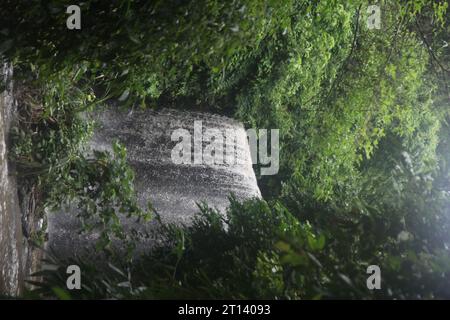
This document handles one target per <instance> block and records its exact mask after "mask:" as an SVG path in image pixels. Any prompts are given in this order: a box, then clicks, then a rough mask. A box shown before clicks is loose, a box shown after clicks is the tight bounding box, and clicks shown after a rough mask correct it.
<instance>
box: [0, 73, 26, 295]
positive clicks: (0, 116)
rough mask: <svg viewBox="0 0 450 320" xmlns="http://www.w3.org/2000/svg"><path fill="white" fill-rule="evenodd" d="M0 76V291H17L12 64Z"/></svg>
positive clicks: (18, 263)
mask: <svg viewBox="0 0 450 320" xmlns="http://www.w3.org/2000/svg"><path fill="white" fill-rule="evenodd" d="M0 75H1V76H2V77H1V78H2V79H0V80H1V81H2V82H3V81H6V83H7V87H6V90H5V91H4V92H3V93H1V94H0V175H1V180H0V181H1V183H0V294H3V295H17V294H19V293H20V290H21V287H22V279H23V274H22V261H21V258H22V252H23V250H22V249H23V248H22V241H23V235H22V228H21V212H20V208H19V205H18V203H19V202H18V196H17V187H16V182H15V179H14V177H13V176H11V175H10V173H9V170H8V159H7V148H6V141H7V136H8V131H9V127H10V122H11V119H12V115H13V113H14V109H15V105H14V99H13V96H12V84H11V82H10V81H9V79H10V78H11V76H12V68H10V67H9V66H7V65H3V66H1V69H0Z"/></svg>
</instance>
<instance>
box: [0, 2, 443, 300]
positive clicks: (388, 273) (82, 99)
mask: <svg viewBox="0 0 450 320" xmlns="http://www.w3.org/2000/svg"><path fill="white" fill-rule="evenodd" d="M67 3H68V2H67ZM65 4H66V2H65V1H56V0H55V1H46V4H45V5H44V4H41V3H39V4H30V3H25V2H23V1H17V0H16V1H12V0H3V1H2V2H1V4H0V11H1V12H2V15H3V17H4V19H2V22H1V26H0V54H1V55H2V56H4V57H5V58H6V59H9V60H10V61H12V62H13V63H14V64H15V66H16V69H17V70H18V71H19V73H18V77H19V79H20V78H21V77H22V78H23V79H24V80H23V81H24V83H25V84H27V86H28V87H31V88H29V89H28V90H30V92H27V90H25V91H24V97H25V99H24V101H25V102H24V104H23V106H21V108H22V109H21V115H22V117H23V119H25V120H26V121H22V122H21V123H20V125H19V126H18V127H17V128H16V129H15V133H14V148H13V154H14V157H15V159H16V161H17V164H18V165H19V168H20V172H22V173H23V175H24V177H26V178H27V179H34V180H35V181H37V183H38V184H39V185H40V188H41V189H42V193H43V198H44V201H45V203H46V205H47V206H48V207H51V208H56V207H58V206H60V205H61V204H63V203H65V202H70V203H72V204H73V203H76V204H77V205H78V206H79V209H80V216H81V217H82V218H83V220H84V221H85V225H86V227H87V228H88V229H89V228H94V227H95V228H96V227H99V228H101V229H103V230H104V233H103V237H102V240H103V243H102V245H104V246H107V244H108V243H109V240H110V238H111V236H116V237H119V238H123V234H121V229H120V226H119V221H118V214H119V213H125V214H131V215H134V216H136V217H142V218H144V217H146V214H145V213H144V212H143V211H141V210H140V209H139V208H138V207H137V206H136V202H135V199H134V195H133V190H132V180H133V174H132V172H131V171H130V170H129V168H128V167H127V165H126V162H125V153H124V149H123V148H121V147H120V146H119V145H115V146H114V154H113V155H111V154H108V153H98V152H96V153H94V155H93V156H92V157H90V156H87V155H86V153H85V150H83V147H82V146H83V145H84V143H85V142H86V141H87V140H88V139H89V136H90V133H91V131H92V124H91V123H90V122H89V120H88V118H86V117H82V116H81V114H82V113H83V112H84V111H90V110H92V109H93V108H94V107H95V106H97V105H99V104H100V103H101V102H102V101H103V100H108V99H110V98H114V99H117V100H119V101H120V102H122V103H123V104H124V105H127V106H135V105H136V104H138V105H141V106H156V107H160V106H171V107H177V108H205V109H208V110H213V111H215V112H221V113H226V114H230V115H234V116H235V117H237V118H239V119H240V120H242V121H243V122H244V123H245V125H246V126H250V127H254V128H266V129H270V128H278V129H280V134H281V136H280V138H281V154H280V160H281V168H280V174H279V175H277V176H275V177H259V178H260V185H261V187H262V189H263V190H262V191H263V194H264V196H265V198H266V199H267V200H271V201H268V202H265V201H262V200H253V201H249V202H245V203H238V202H236V201H234V200H232V201H231V206H230V208H229V210H228V212H227V213H226V215H225V216H222V215H221V214H219V213H218V212H216V211H215V210H213V209H211V208H209V207H208V206H206V205H203V206H201V208H200V211H201V213H200V215H199V216H198V217H197V219H196V220H195V221H194V222H193V224H192V225H190V226H183V227H176V226H165V225H162V226H161V228H162V229H161V236H162V237H163V238H165V240H166V242H164V243H163V244H162V245H161V246H160V247H158V248H156V249H155V250H154V251H152V252H151V253H150V255H149V256H147V257H144V258H142V260H141V263H140V264H138V265H134V266H129V265H127V264H126V262H127V261H120V260H119V261H114V265H113V264H111V265H109V266H108V267H107V268H106V270H103V271H104V272H103V273H102V274H100V275H99V271H98V270H97V269H96V268H95V267H94V266H92V265H89V264H86V263H84V262H83V261H74V263H76V264H78V265H80V266H81V267H82V268H83V272H84V274H85V278H86V279H87V281H84V284H83V285H84V287H83V290H81V291H80V292H75V293H73V292H71V293H68V292H66V291H65V290H64V289H62V287H61V283H63V284H64V283H65V281H64V279H65V270H64V268H63V267H64V265H65V263H66V262H64V261H57V259H56V261H54V263H56V265H57V267H58V266H59V269H57V270H56V271H57V272H52V271H46V272H44V275H45V277H46V282H45V283H44V284H43V285H42V287H41V288H40V290H39V291H38V293H41V294H44V295H45V296H55V297H58V298H93V297H96V298H98V297H101V298H103V297H112V298H124V297H125V298H141V297H142V298H176V297H179V298H280V299H283V298H285V299H297V298H303V299H304V298H310V299H316V298H336V297H339V298H342V297H350V298H448V297H450V293H449V288H448V286H446V284H448V283H450V281H449V269H448V268H449V265H450V261H449V249H448V248H449V242H450V241H449V238H448V235H449V228H450V227H449V226H450V223H449V216H448V210H449V208H450V207H449V202H448V191H447V190H448V183H447V181H448V176H449V171H448V163H449V159H448V156H447V155H448V148H449V143H448V138H447V137H446V135H448V125H447V122H448V110H447V109H448V108H447V106H448V97H449V90H448V80H447V79H448V76H449V73H448V72H449V71H448V70H450V67H449V66H450V64H449V61H450V59H449V57H450V55H449V54H448V43H447V42H448V34H449V24H448V22H449V21H450V20H449V14H450V13H449V10H448V4H447V2H446V1H425V0H414V1H382V2H380V6H381V10H382V29H381V30H369V29H367V27H366V18H367V13H366V10H365V9H366V7H367V5H368V4H369V2H368V1H359V0H354V1H343V0H332V1H325V0H323V1H314V2H311V1H306V0H289V1H256V0H236V1H216V0H201V1H188V0H170V1H144V0H137V1H131V0H120V1H114V2H112V1H109V2H108V1H94V0H89V1H83V3H81V4H80V6H81V9H82V17H83V18H82V31H80V32H78V31H73V32H68V30H66V26H65V19H66V18H67V15H66V13H65V10H64V9H65ZM70 4H72V3H70ZM370 4H371V3H370ZM446 43H447V46H446V45H445V44H446ZM30 74H31V75H32V78H31V79H30V78H29V77H28V78H27V76H29V75H30ZM30 83H31V84H32V85H31V86H30ZM93 88H95V90H94V89H93ZM96 96H99V97H101V98H100V99H98V98H97V97H96ZM36 97H37V98H36ZM444 119H446V121H444ZM256 170H258V168H256ZM115 264H117V267H116V266H115ZM371 264H376V265H379V266H380V267H381V270H382V281H383V282H382V290H380V291H375V292H370V291H368V290H367V288H366V281H365V280H366V278H367V274H366V272H365V271H366V268H367V266H368V265H371ZM122 270H126V271H122Z"/></svg>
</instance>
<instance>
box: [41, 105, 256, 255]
mask: <svg viewBox="0 0 450 320" xmlns="http://www.w3.org/2000/svg"><path fill="white" fill-rule="evenodd" d="M95 118H96V120H97V121H98V124H99V127H98V129H96V131H95V134H94V138H93V140H92V142H91V147H92V149H97V150H110V149H111V143H112V142H113V141H114V140H116V139H117V140H119V141H120V142H121V143H122V144H124V145H125V146H126V148H127V152H128V161H129V163H130V164H131V166H132V167H133V169H134V170H135V173H136V179H135V186H136V191H137V195H138V199H139V202H140V204H141V205H143V206H144V205H145V203H146V202H147V201H149V200H150V201H151V202H152V204H153V206H154V207H155V209H156V210H157V211H158V212H159V213H160V215H161V217H162V220H163V221H166V222H174V223H189V221H190V219H191V218H192V216H193V215H194V214H195V213H196V212H198V211H199V210H198V206H197V204H196V203H199V202H202V201H205V202H206V203H208V204H209V205H210V206H211V207H215V208H217V209H219V210H221V211H222V212H223V211H224V210H225V209H226V207H227V206H228V205H229V200H228V196H229V195H230V194H231V193H233V194H234V195H235V196H236V198H237V199H239V200H244V199H249V198H253V197H261V195H260V191H259V189H258V186H257V182H256V178H255V174H254V172H253V169H252V161H251V155H250V149H249V146H248V143H247V138H246V132H245V130H244V128H243V126H242V124H241V123H239V122H238V121H236V120H233V119H230V118H227V117H223V116H218V115H213V114H209V113H200V112H189V111H179V110H170V109H164V110H161V111H154V110H134V111H133V112H124V111H119V110H117V109H116V108H110V109H108V110H107V111H105V112H102V113H99V114H97V115H96V116H95ZM194 121H201V123H202V127H203V132H205V131H206V129H218V130H219V131H220V132H222V133H223V134H224V135H225V134H226V132H227V130H228V131H229V130H232V131H233V132H234V133H235V134H236V138H237V140H236V142H237V143H236V147H235V150H234V154H235V159H236V164H228V163H226V162H224V163H223V164H214V165H208V164H205V163H200V164H195V163H192V164H174V162H173V161H172V159H171V152H172V149H173V147H174V146H175V145H176V144H177V142H173V141H171V135H172V133H173V132H174V131H175V130H177V129H180V128H182V129H186V130H187V131H189V133H190V134H191V136H192V138H193V137H194ZM192 140H194V139H192ZM204 145H205V143H204ZM195 152H197V153H198V149H197V150H196V151H195ZM195 152H194V153H195ZM200 152H201V151H200ZM197 155H198V154H197ZM73 217H74V215H73V214H67V213H57V214H52V215H50V217H49V245H50V247H51V248H52V249H53V250H55V251H56V252H57V253H58V254H59V255H63V256H71V255H74V254H77V255H78V254H80V253H82V252H83V250H85V248H86V247H87V246H86V245H87V244H88V243H89V242H93V240H94V239H95V238H96V237H97V236H98V235H96V234H90V235H86V236H79V235H78V234H77V229H78V227H79V224H78V223H77V221H76V219H75V218H73ZM125 224H128V225H132V223H131V222H129V221H126V222H125ZM150 245H151V244H149V243H148V244H144V246H145V247H147V248H148V247H149V246H150Z"/></svg>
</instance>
